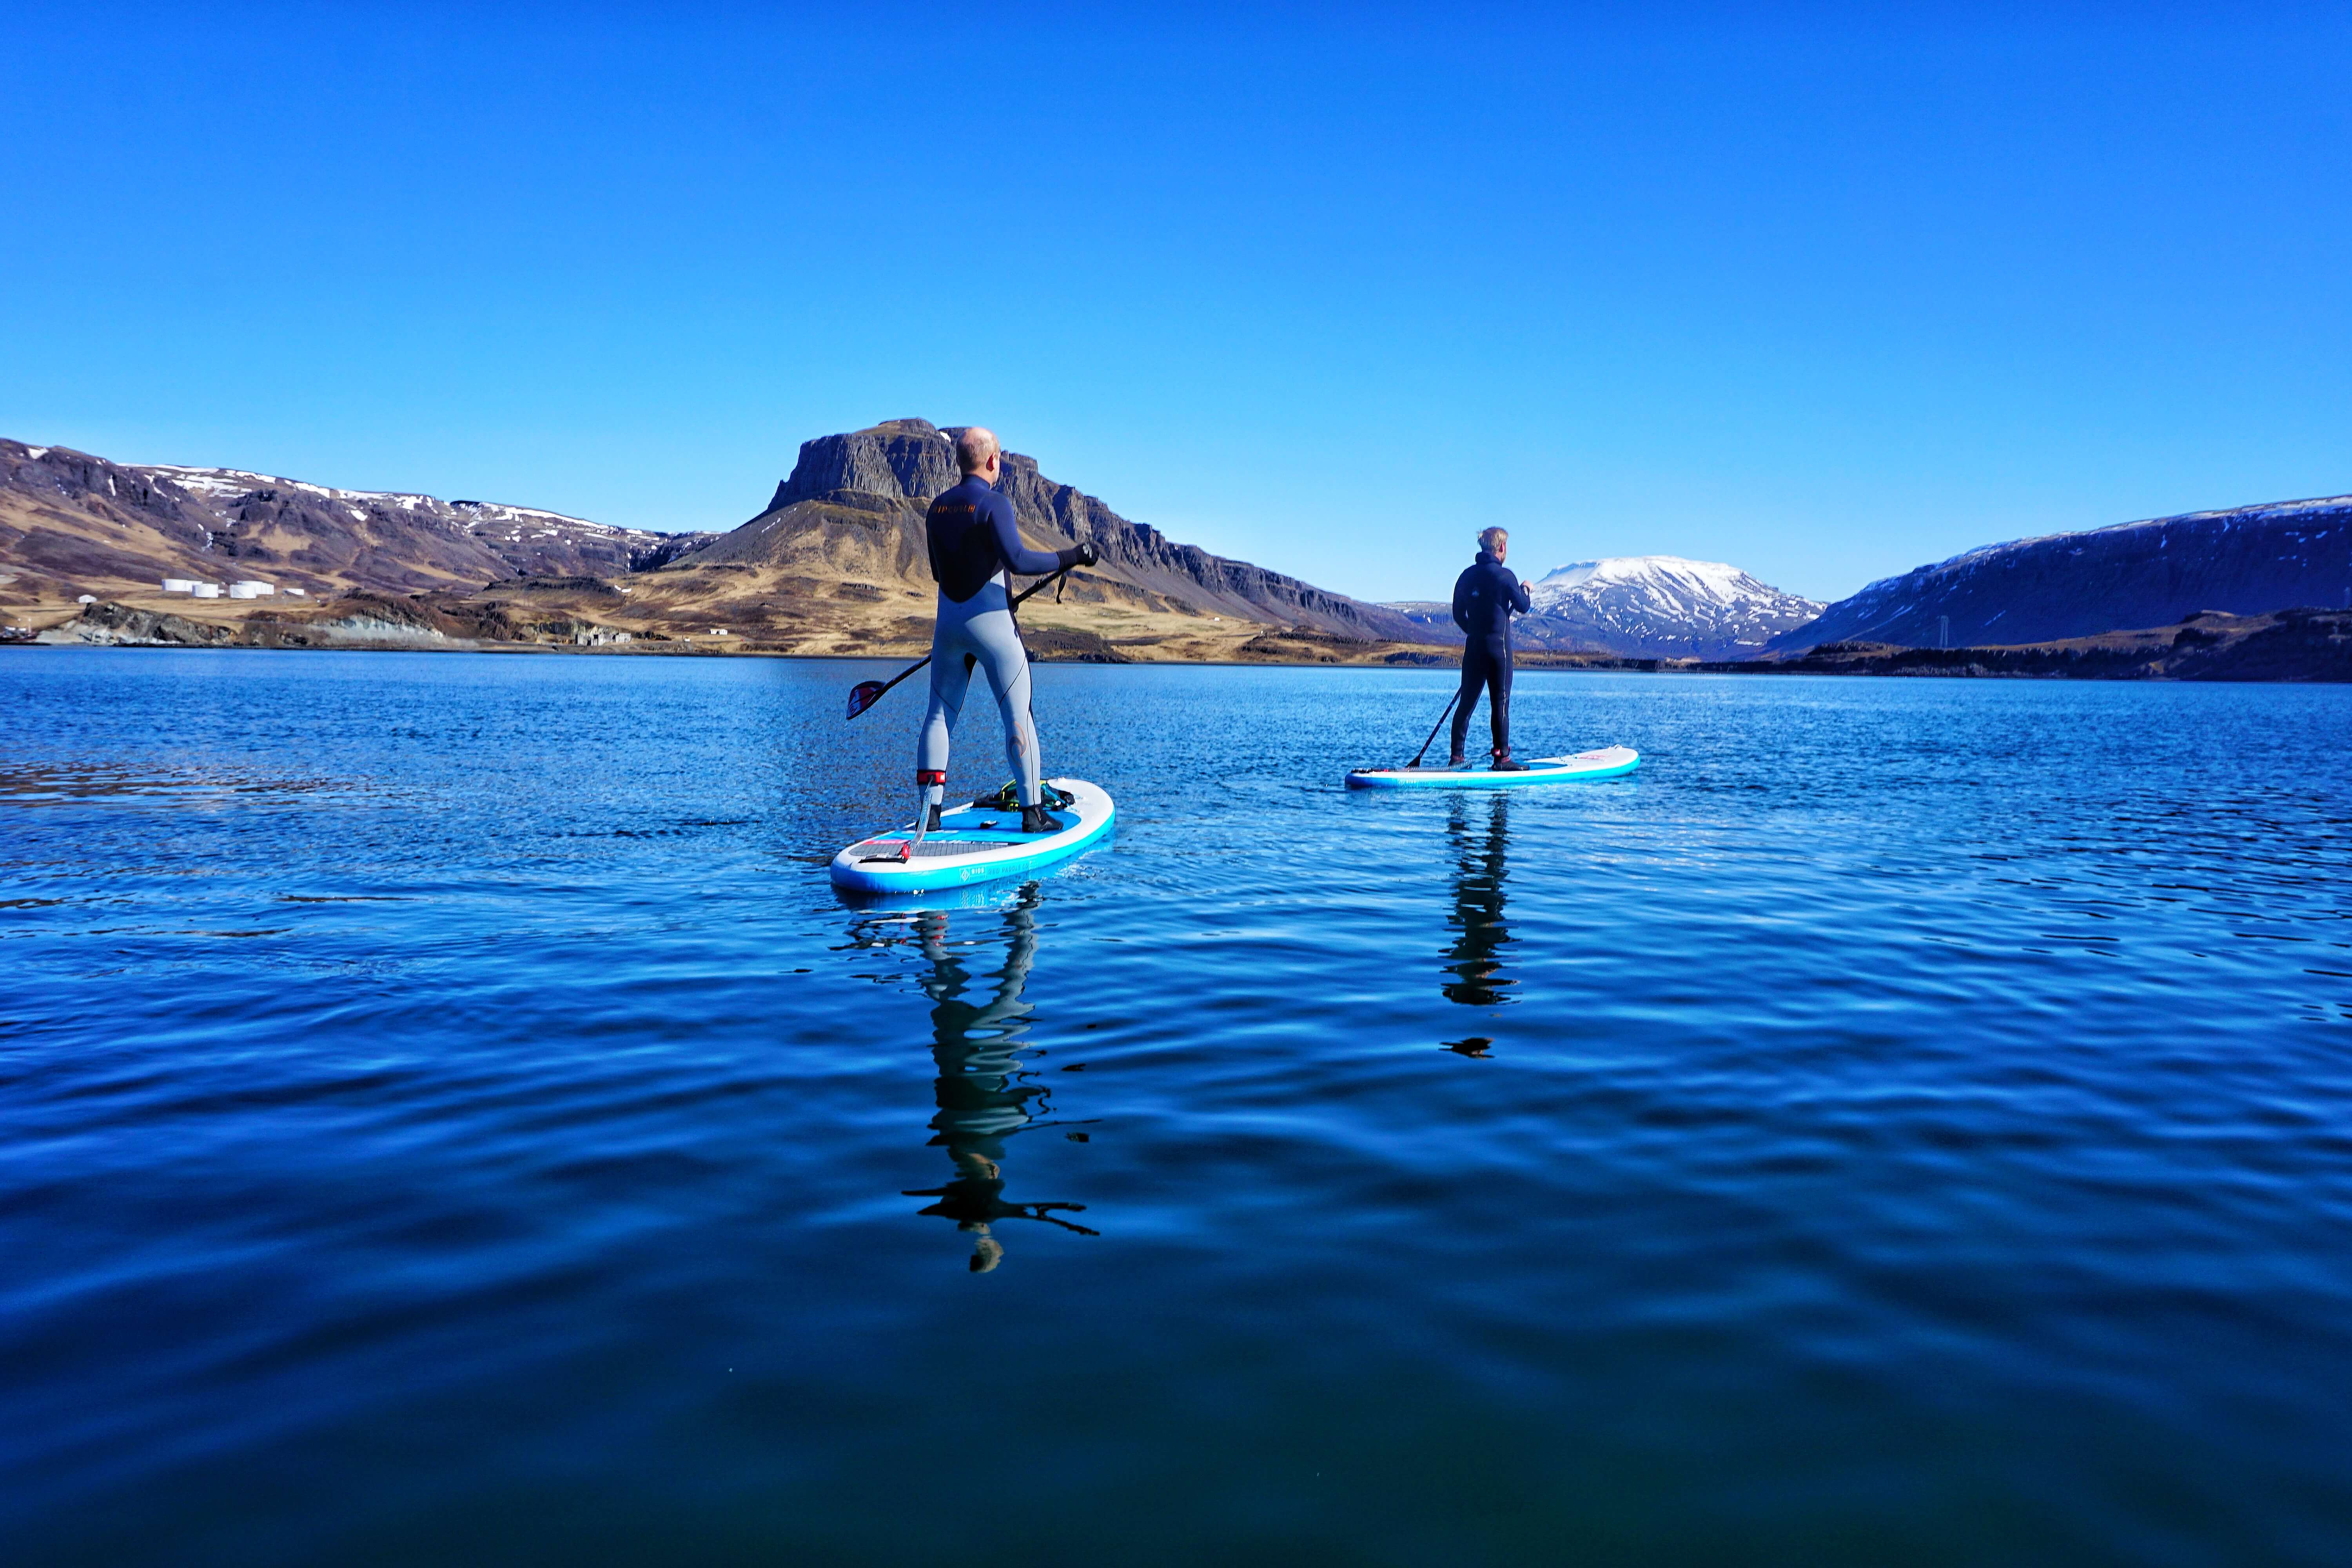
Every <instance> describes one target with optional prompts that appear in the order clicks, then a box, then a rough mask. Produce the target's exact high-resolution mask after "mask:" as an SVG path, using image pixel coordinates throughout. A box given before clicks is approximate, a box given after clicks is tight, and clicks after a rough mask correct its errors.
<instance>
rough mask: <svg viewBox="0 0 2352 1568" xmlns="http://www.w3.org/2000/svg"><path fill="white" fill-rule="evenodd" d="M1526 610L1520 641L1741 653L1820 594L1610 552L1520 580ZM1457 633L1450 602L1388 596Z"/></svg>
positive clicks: (1812, 610)
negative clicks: (1407, 602)
mask: <svg viewBox="0 0 2352 1568" xmlns="http://www.w3.org/2000/svg"><path fill="white" fill-rule="evenodd" d="M1528 599H1529V601H1530V603H1531V604H1532V605H1533V609H1532V612H1531V613H1530V614H1528V615H1525V616H1519V617H1518V618H1517V621H1516V622H1515V623H1514V624H1513V627H1512V637H1513V638H1514V640H1515V641H1517V643H1518V644H1520V645H1521V646H1523V647H1533V648H1545V649H1549V650H1552V651H1555V652H1560V653H1606V654H1612V655H1616V656H1618V657H1621V658H1713V659H1722V658H1747V657H1748V656H1749V655H1752V654H1758V653H1761V652H1762V651H1763V650H1764V647H1765V645H1766V643H1768V642H1769V640H1770V639H1771V637H1773V636H1774V635H1775V634H1776V633H1779V632H1783V631H1787V630H1789V629H1790V628H1791V627H1793V626H1802V625H1803V624H1804V623H1806V622H1807V621H1810V620H1811V619H1812V618H1813V617H1814V616H1818V615H1820V614H1821V612H1822V606H1821V605H1820V604H1819V603H1817V602H1816V601H1814V600H1811V599H1801V598H1799V597H1798V596H1797V595H1794V594H1784V593H1782V592H1781V591H1780V589H1778V588H1774V587H1771V586H1769V585H1768V584H1763V583H1759V582H1758V581H1757V580H1756V579H1755V578H1753V577H1750V576H1749V575H1748V574H1747V573H1745V572H1742V571H1740V570H1738V568H1736V567H1732V566H1726V565H1723V564H1721V563H1717V562H1712V561H1685V560H1684V559H1683V558H1682V557H1681V556H1679V555H1613V556H1611V557H1609V558H1608V559H1606V560H1601V561H1579V562H1575V563H1570V564H1569V565H1566V566H1555V567H1553V568H1552V569H1551V570H1550V571H1549V572H1547V573H1545V574H1543V575H1542V576H1541V577H1538V578H1537V579H1535V580H1534V581H1533V582H1531V583H1529V584H1528ZM1390 607H1391V608H1392V609H1395V610H1398V611H1399V612H1401V613H1402V614H1404V615H1406V616H1411V617H1412V619H1413V620H1414V621H1415V622H1417V623H1419V624H1420V625H1422V626H1425V627H1427V628H1429V629H1430V630H1431V631H1433V632H1434V631H1438V630H1440V629H1442V630H1443V631H1444V632H1446V633H1450V634H1451V636H1450V637H1449V638H1448V640H1450V641H1453V642H1460V641H1461V640H1462V634H1461V633H1460V632H1458V631H1455V630H1454V615H1453V609H1452V606H1451V605H1442V604H1433V603H1424V604H1410V605H1391V606H1390Z"/></svg>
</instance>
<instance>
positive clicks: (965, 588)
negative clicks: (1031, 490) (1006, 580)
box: [923, 474, 1078, 605]
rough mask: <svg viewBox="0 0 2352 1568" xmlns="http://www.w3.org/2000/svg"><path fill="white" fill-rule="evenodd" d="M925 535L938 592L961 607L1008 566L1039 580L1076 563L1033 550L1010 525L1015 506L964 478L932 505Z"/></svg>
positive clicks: (972, 477) (1071, 555) (1069, 554)
mask: <svg viewBox="0 0 2352 1568" xmlns="http://www.w3.org/2000/svg"><path fill="white" fill-rule="evenodd" d="M923 531H924V534H925V535H926V536H927V538H928V539H929V543H930V547H931V576H932V577H933V579H934V580H936V581H937V582H938V584H939V585H940V593H942V594H945V595H947V596H948V597H949V598H950V599H952V600H954V601H955V602H956V603H957V604H959V605H961V604H962V603H963V602H964V601H965V600H967V599H969V598H971V596H972V595H974V594H977V593H979V592H980V590H981V586H982V584H985V583H986V582H987V581H988V580H989V579H990V578H991V577H993V576H995V575H996V574H998V573H999V572H1002V571H1003V570H1005V569H1006V568H1007V567H1010V568H1012V569H1013V571H1015V572H1017V573H1019V574H1021V575H1023V576H1024V577H1038V576H1043V575H1044V574H1046V573H1048V572H1051V571H1053V570H1054V569H1055V567H1057V566H1067V565H1069V564H1070V563H1072V562H1074V561H1076V559H1077V558H1078V552H1076V550H1062V551H1051V550H1032V549H1030V548H1029V547H1028V546H1027V545H1025V544H1024V543H1022V542H1021V530H1020V529H1019V528H1017V527H1015V526H1014V525H1013V503H1012V502H1011V501H1009V500H1005V499H1004V497H1003V495H1002V494H1000V493H999V492H998V491H997V490H996V489H995V488H994V487H993V486H992V485H991V484H990V483H989V482H988V481H987V480H986V479H982V478H981V477H980V476H979V475H977V474H966V475H965V476H964V478H963V482H962V483H961V484H960V485H956V486H954V487H952V488H951V489H944V490H941V491H940V493H939V497H938V499H937V500H933V501H932V502H931V510H930V515H929V516H928V517H927V518H925V519H924V520H923Z"/></svg>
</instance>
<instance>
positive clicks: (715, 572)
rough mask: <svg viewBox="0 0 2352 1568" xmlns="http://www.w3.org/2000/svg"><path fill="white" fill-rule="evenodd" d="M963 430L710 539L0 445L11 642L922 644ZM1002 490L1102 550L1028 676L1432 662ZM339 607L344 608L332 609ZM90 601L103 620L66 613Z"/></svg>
mask: <svg viewBox="0 0 2352 1568" xmlns="http://www.w3.org/2000/svg"><path fill="white" fill-rule="evenodd" d="M953 434H954V432H953V431H952V430H947V431H943V430H941V429H940V428H939V427H938V426H933V425H931V424H929V422H928V421H925V420H920V419H904V420H894V421H891V422H889V423H887V424H885V425H880V426H874V427H872V428H871V429H867V430H860V431H852V432H849V433H846V434H844V435H837V436H824V437H818V438H816V439H815V440H813V441H809V442H806V443H803V446H802V447H801V450H800V454H799V459H798V461H797V462H796V463H795V464H794V466H793V471H792V473H791V475H790V476H788V477H787V478H786V479H784V480H783V481H782V483H781V484H780V485H778V486H777V488H776V491H775V494H774V495H773V496H772V498H771V500H770V502H769V504H768V505H767V506H766V507H765V508H763V509H762V510H761V512H760V513H759V515H758V516H756V517H754V518H752V519H751V521H749V522H747V523H745V524H744V525H742V526H741V527H740V528H738V529H735V530H733V531H730V532H727V533H723V534H720V533H694V534H662V533H654V532H648V531H644V530H638V529H622V528H614V527H610V526H608V525H606V524H603V523H597V522H591V521H587V520H585V519H582V518H575V517H567V516H564V515H562V514H561V513H557V512H551V511H544V510H537V509H533V508H528V507H516V506H505V505H499V504H494V503H490V502H484V501H472V500H455V501H444V500H437V499H436V498H434V497H432V496H426V495H413V494H401V493H391V492H383V491H374V490H345V489H333V488H331V487H328V486H324V485H317V484H310V483H306V482H304V481H302V480H299V479H278V478H273V477H271V476H268V475H264V474H255V473H247V472H245V471H243V470H238V469H229V468H184V467H178V466H171V465H148V466H139V465H132V464H122V463H113V462H110V461H108V460H106V459H105V458H96V457H92V456H90V455H89V454H88V453H83V452H74V451H69V450H68V449H66V448H63V447H30V446H26V445H25V444H24V443H22V442H16V441H0V614H5V622H0V630H5V628H6V627H11V626H14V627H21V628H25V631H24V635H27V636H29V635H35V634H38V635H42V636H47V637H51V639H52V640H67V641H100V642H104V641H117V642H119V641H122V640H125V639H126V638H128V639H131V640H141V639H150V640H156V641H162V642H175V641H176V642H188V641H192V640H193V641H194V642H202V643H213V642H220V641H222V640H223V639H226V641H228V642H236V641H237V640H239V639H243V640H246V641H254V642H259V643H261V644H264V645H266V646H271V647H299V646H354V645H355V644H361V643H367V642H370V641H382V642H388V643H392V644H400V645H403V646H405V645H406V644H407V643H413V642H415V641H417V640H418V639H423V640H424V641H426V642H433V641H435V640H436V639H438V643H439V644H445V645H448V646H457V645H458V644H464V645H467V646H477V645H478V646H489V645H495V644H499V643H505V642H539V643H559V644H563V645H566V646H573V647H622V646H624V645H625V646H627V647H629V648H630V649H631V650H632V651H636V650H640V649H647V648H656V649H668V648H678V647H690V648H695V649H702V650H713V651H715V650H719V649H726V650H758V651H765V652H780V653H802V654H842V655H870V654H881V653H898V652H901V651H907V650H916V649H919V648H920V647H923V646H924V645H925V644H927V643H928V642H929V638H930V609H931V604H930V601H931V595H932V592H933V588H932V584H931V581H930V569H929V560H928V557H927V553H926V552H925V551H924V549H923V513H924V509H925V507H926V505H927V504H928V502H929V500H930V498H931V497H932V496H934V495H936V494H938V493H939V491H940V490H941V489H946V488H947V487H948V486H949V485H950V484H951V483H952V482H954V480H955V479H956V477H957V474H956V468H955V463H954V456H953V448H952V447H951V445H950V440H951V437H952V435H953ZM1003 489H1004V491H1005V493H1006V494H1007V496H1008V497H1010V498H1011V500H1012V501H1013V510H1014V511H1015V513H1016V515H1017V516H1018V517H1019V519H1020V522H1021V526H1022V529H1023V531H1024V533H1026V534H1027V535H1028V537H1029V539H1030V541H1031V542H1033V543H1036V544H1041V545H1045V546H1048V547H1053V548H1059V547H1061V546H1064V545H1067V544H1070V543H1074V542H1076V541H1077V540H1079V539H1082V538H1083V539H1090V540H1092V541H1094V542H1095V543H1096V545H1097V548H1099V549H1100V550H1101V552H1102V553H1103V562H1102V563H1101V564H1100V565H1099V566H1097V567H1095V568H1091V569H1089V570H1087V571H1086V572H1084V573H1083V574H1078V575H1077V576H1075V577H1073V578H1072V579H1071V580H1070V581H1069V583H1068V584H1066V586H1065V591H1064V592H1062V593H1059V594H1054V595H1042V596H1040V597H1038V598H1035V599H1033V600H1031V601H1030V603H1029V604H1028V605H1026V606H1025V607H1024V609H1023V611H1022V619H1023V627H1024V636H1026V637H1027V638H1028V641H1029V644H1030V647H1031V648H1032V650H1033V651H1034V652H1036V653H1037V654H1039V655H1040V656H1041V657H1048V658H1087V659H1103V660H1119V659H1128V658H1160V659H1199V660H1223V659H1233V660H1241V661H1253V662H1255V661H1273V662H1291V663H1296V662H1314V663H1338V662H1365V661H1379V660H1386V659H1391V658H1400V659H1403V660H1404V661H1405V662H1412V661H1413V660H1415V659H1418V658H1425V657H1427V655H1426V653H1425V652H1421V651H1412V650H1410V649H1407V648H1401V647H1400V646H1399V645H1400V644H1406V645H1419V644H1421V643H1423V642H1425V641H1426V640H1427V639H1426V638H1425V637H1423V635H1422V634H1421V632H1420V631H1419V629H1418V628H1417V627H1415V626H1413V625H1412V622H1410V621H1408V620H1406V619H1405V618H1404V617H1402V616H1398V615H1396V614H1394V613H1392V612H1391V611H1388V610H1385V609H1382V608H1381V607H1380V606H1378V605H1364V604H1360V603H1358V602H1357V601H1355V600H1353V599H1349V598H1348V597H1346V596H1344V595H1338V594H1331V593H1327V592H1325V591H1324V590H1322V589H1320V588H1317V587H1315V586H1313V585H1311V584H1306V583H1302V582H1299V581H1298V580H1297V579H1296V578H1292V577H1286V576H1283V575H1282V574H1279V573H1274V572H1268V571H1265V570H1264V569H1262V568H1260V567H1256V566H1253V565H1251V564H1249V563H1247V562H1242V561H1232V560H1227V559H1225V558H1223V557H1221V556H1216V555H1212V554H1210V553H1209V552H1206V551H1204V550H1200V549H1197V548H1194V547H1193V546H1191V545H1185V544H1178V543H1175V542H1171V541H1170V540H1168V539H1167V538H1166V537H1164V536H1163V535H1161V534H1160V532H1159V531H1157V530H1155V529H1151V528H1148V527H1145V526H1144V525H1142V524H1139V523H1135V522H1130V521H1128V520H1126V519H1125V518H1122V517H1120V516H1119V515H1118V513H1116V512H1114V511H1112V510H1110V509H1109V508H1108V506H1105V505H1104V504H1103V503H1102V502H1101V501H1099V500H1096V499H1095V498H1093V497H1091V496H1088V495H1086V494H1085V493H1083V492H1081V491H1079V490H1077V489H1074V488H1072V487H1071V486H1068V485H1063V484H1057V483H1055V482H1054V481H1053V480H1051V479H1046V478H1045V477H1044V476H1043V475H1042V474H1040V473H1039V472H1038V469H1037V465H1036V463H1035V462H1034V460H1033V459H1031V458H1024V457H1021V456H1019V455H1017V454H1008V455H1007V457H1006V462H1005V476H1004V479H1003ZM175 577H187V578H194V579H196V580H198V581H200V582H202V581H211V582H221V583H227V582H234V581H236V580H237V579H240V578H246V577H252V578H257V579H260V580H262V581H264V582H268V583H271V584H276V585H277V586H278V588H279V589H281V590H289V589H300V590H303V592H304V594H305V595H307V596H306V597H305V598H299V599H289V597H287V596H284V595H271V596H269V597H268V598H264V599H259V600H241V601H238V602H237V603H236V604H234V605H232V604H230V603H229V602H227V601H226V600H223V599H204V600H193V599H191V598H190V597H188V596H187V595H184V594H183V595H173V594H170V593H167V592H165V591H164V590H163V587H162V580H163V579H164V578H175ZM334 595H340V597H335V598H334V599H333V605H334V606H335V607H332V608H331V607H329V606H328V605H325V604H322V603H321V601H322V600H324V599H327V598H330V597H331V596H334ZM83 597H88V598H89V599H91V600H92V601H96V602H94V603H93V604H91V605H88V606H85V607H83V609H82V613H81V614H80V615H79V616H78V617H77V605H76V603H75V601H76V600H77V599H79V598H83ZM403 606H405V607H403ZM69 618H70V621H71V624H68V620H69ZM159 627H161V628H163V629H162V630H161V631H159V630H158V629H157V628H159ZM185 628H194V629H193V630H187V629H185ZM248 634H249V635H248Z"/></svg>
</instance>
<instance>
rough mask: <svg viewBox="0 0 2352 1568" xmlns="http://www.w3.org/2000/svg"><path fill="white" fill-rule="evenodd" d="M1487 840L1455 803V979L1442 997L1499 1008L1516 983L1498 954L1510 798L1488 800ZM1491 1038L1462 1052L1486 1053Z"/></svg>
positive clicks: (1451, 960) (1503, 942) (1507, 935)
mask: <svg viewBox="0 0 2352 1568" xmlns="http://www.w3.org/2000/svg"><path fill="white" fill-rule="evenodd" d="M1486 805H1487V807H1488V810H1487V815H1486V843H1485V844H1484V845H1483V846H1474V845H1473V844H1472V842H1471V838H1470V822H1469V817H1468V813H1467V812H1466V811H1465V809H1463V808H1461V807H1458V806H1457V807H1456V808H1455V810H1454V817H1453V820H1452V821H1451V822H1449V823H1448V824H1447V825H1446V826H1447V828H1448V830H1449V832H1450V833H1451V834H1452V835H1453V837H1454V850H1455V853H1456V855H1457V856H1458V857H1459V858H1457V859H1456V861H1455V862H1454V912H1453V913H1452V914H1451V915H1450V916H1448V917H1447V923H1448V924H1450V925H1452V926H1453V927H1454V931H1455V933H1456V934H1455V936H1454V945H1453V946H1452V947H1451V948H1449V949H1448V950H1447V951H1446V954H1445V957H1446V961H1447V962H1446V965H1445V967H1446V968H1447V969H1448V970H1449V971H1450V972H1451V973H1453V975H1454V978H1453V979H1452V980H1449V981H1447V982H1446V984H1445V999H1446V1000H1447V1001H1449V1002H1459V1003H1461V1004H1462V1005H1464V1006H1465V1007H1499V1006H1501V1005H1504V1004H1505V1003H1507V1002H1508V1001H1509V1000H1510V998H1509V997H1507V996H1506V995H1504V994H1503V993H1504V992H1505V991H1507V990H1508V989H1509V988H1510V987H1511V986H1514V985H1517V984H1518V982H1517V981H1516V980H1512V979H1508V978H1507V977H1505V976H1504V975H1503V973H1502V968H1503V960H1502V952H1503V949H1504V948H1505V947H1507V945H1509V943H1510V941H1511V928H1510V927H1509V926H1508V925H1507V924H1506V923H1504V921H1503V859H1504V851H1505V850H1506V849H1507V847H1508V846H1509V843H1510V816H1509V812H1510V802H1509V798H1508V796H1507V795H1496V796H1494V797H1493V798H1492V799H1490V800H1489V801H1487V803H1486ZM1489 1043H1490V1042H1488V1041H1485V1040H1481V1041H1479V1042H1478V1044H1479V1047H1481V1048H1480V1049H1479V1050H1478V1051H1475V1052H1465V1053H1464V1054H1465V1055H1484V1054H1485V1051H1484V1047H1486V1045H1487V1044H1489Z"/></svg>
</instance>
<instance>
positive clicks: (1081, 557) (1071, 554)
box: [1054, 539, 1102, 566]
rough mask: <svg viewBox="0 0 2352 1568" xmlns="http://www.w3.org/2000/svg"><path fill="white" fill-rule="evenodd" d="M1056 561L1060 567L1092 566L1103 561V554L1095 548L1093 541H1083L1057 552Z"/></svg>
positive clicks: (1055, 554) (1055, 553)
mask: <svg viewBox="0 0 2352 1568" xmlns="http://www.w3.org/2000/svg"><path fill="white" fill-rule="evenodd" d="M1054 559H1055V564H1056V565H1060V566H1091V565H1093V564H1094V563H1096V562H1097V561H1099V560H1101V559H1102V552H1101V551H1099V550H1097V549H1096V548H1095V542H1094V541H1093V540H1091V539H1082V540H1080V541H1079V542H1077V543H1076V544H1073V545H1071V546H1070V547H1069V548H1068V549H1067V550H1058V551H1055V552H1054Z"/></svg>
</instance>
